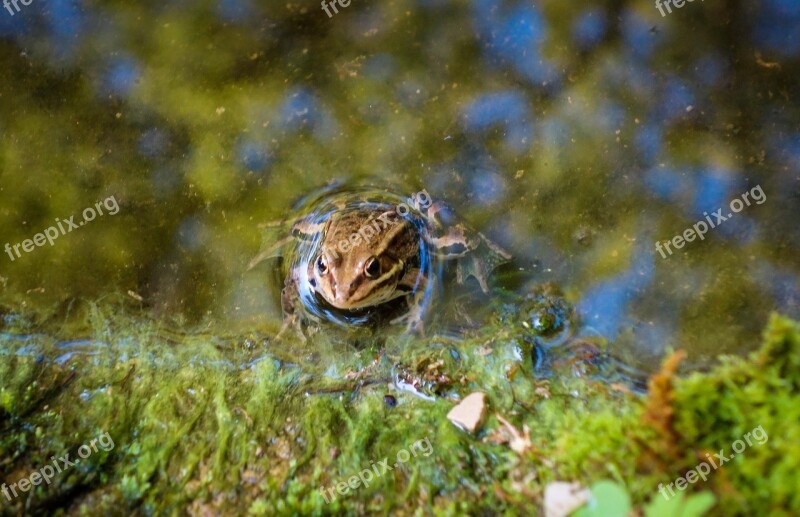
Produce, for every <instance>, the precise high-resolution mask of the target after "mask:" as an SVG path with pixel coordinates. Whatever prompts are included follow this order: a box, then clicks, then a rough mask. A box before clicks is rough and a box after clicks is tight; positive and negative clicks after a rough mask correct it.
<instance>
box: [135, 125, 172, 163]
mask: <svg viewBox="0 0 800 517" xmlns="http://www.w3.org/2000/svg"><path fill="white" fill-rule="evenodd" d="M168 145H169V133H168V132H167V131H166V130H164V129H161V128H158V127H154V128H151V129H148V130H146V131H145V132H144V133H142V135H141V136H140V137H139V146H138V147H139V152H140V153H141V154H142V155H144V156H147V157H148V158H156V157H159V156H162V155H163V154H164V152H165V151H166V150H167V146H168Z"/></svg>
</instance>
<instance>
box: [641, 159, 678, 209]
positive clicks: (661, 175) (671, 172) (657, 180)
mask: <svg viewBox="0 0 800 517" xmlns="http://www.w3.org/2000/svg"><path fill="white" fill-rule="evenodd" d="M683 176H684V175H683V174H682V173H680V172H678V171H676V170H675V169H673V168H671V167H661V166H659V165H656V166H654V167H652V168H650V169H648V170H647V171H646V172H645V173H644V184H645V186H646V187H647V188H648V190H650V192H652V193H653V194H655V195H656V197H658V198H660V199H663V200H664V201H677V200H678V199H680V197H681V196H682V194H683V193H684V191H685V190H687V188H686V179H685V178H684V177H683Z"/></svg>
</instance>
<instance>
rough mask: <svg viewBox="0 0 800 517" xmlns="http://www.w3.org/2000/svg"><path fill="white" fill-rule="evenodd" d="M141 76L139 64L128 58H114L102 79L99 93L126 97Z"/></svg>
mask: <svg viewBox="0 0 800 517" xmlns="http://www.w3.org/2000/svg"><path fill="white" fill-rule="evenodd" d="M140 74H141V70H140V66H139V62H138V61H137V60H136V59H135V58H133V57H130V56H121V57H117V58H114V59H113V60H112V61H111V63H110V65H109V66H108V69H107V70H106V73H105V75H104V76H103V79H102V84H101V88H100V90H101V93H102V94H104V95H108V94H113V95H120V96H123V97H127V96H128V95H129V94H130V93H131V90H133V88H134V86H136V83H137V81H138V80H139V77H140Z"/></svg>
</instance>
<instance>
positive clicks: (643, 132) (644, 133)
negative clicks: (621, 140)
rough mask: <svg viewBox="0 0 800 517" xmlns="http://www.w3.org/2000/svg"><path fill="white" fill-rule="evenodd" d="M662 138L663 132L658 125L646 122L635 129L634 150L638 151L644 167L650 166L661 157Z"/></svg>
mask: <svg viewBox="0 0 800 517" xmlns="http://www.w3.org/2000/svg"><path fill="white" fill-rule="evenodd" d="M663 136H664V132H663V131H662V130H661V126H660V125H659V124H658V123H653V122H651V121H648V122H646V123H642V124H641V125H639V127H638V128H637V130H636V134H635V135H634V137H633V141H634V143H635V144H636V150H637V151H639V156H640V157H641V159H642V161H643V162H644V163H645V164H646V165H652V164H653V163H655V162H656V160H658V157H659V156H660V155H661V148H662V145H663V144H662V140H663Z"/></svg>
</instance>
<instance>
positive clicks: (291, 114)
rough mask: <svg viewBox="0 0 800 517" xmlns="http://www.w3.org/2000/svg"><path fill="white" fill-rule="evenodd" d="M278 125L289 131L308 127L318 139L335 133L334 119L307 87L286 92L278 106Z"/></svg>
mask: <svg viewBox="0 0 800 517" xmlns="http://www.w3.org/2000/svg"><path fill="white" fill-rule="evenodd" d="M278 127H279V128H282V129H284V130H286V131H287V132H289V133H294V132H298V131H300V130H303V129H308V130H310V131H312V132H313V134H314V136H315V137H316V138H317V139H318V140H322V141H324V140H327V139H329V138H331V137H333V136H334V135H335V134H336V128H337V126H336V121H335V120H334V118H333V116H332V115H331V114H330V112H329V111H328V110H327V109H325V108H323V107H322V105H321V102H320V100H319V99H318V97H317V96H316V95H315V94H314V93H312V92H311V91H310V90H309V89H307V88H302V87H301V88H294V89H292V90H289V92H288V93H287V94H286V100H285V101H284V103H283V105H282V106H281V107H280V108H279V114H278Z"/></svg>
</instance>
